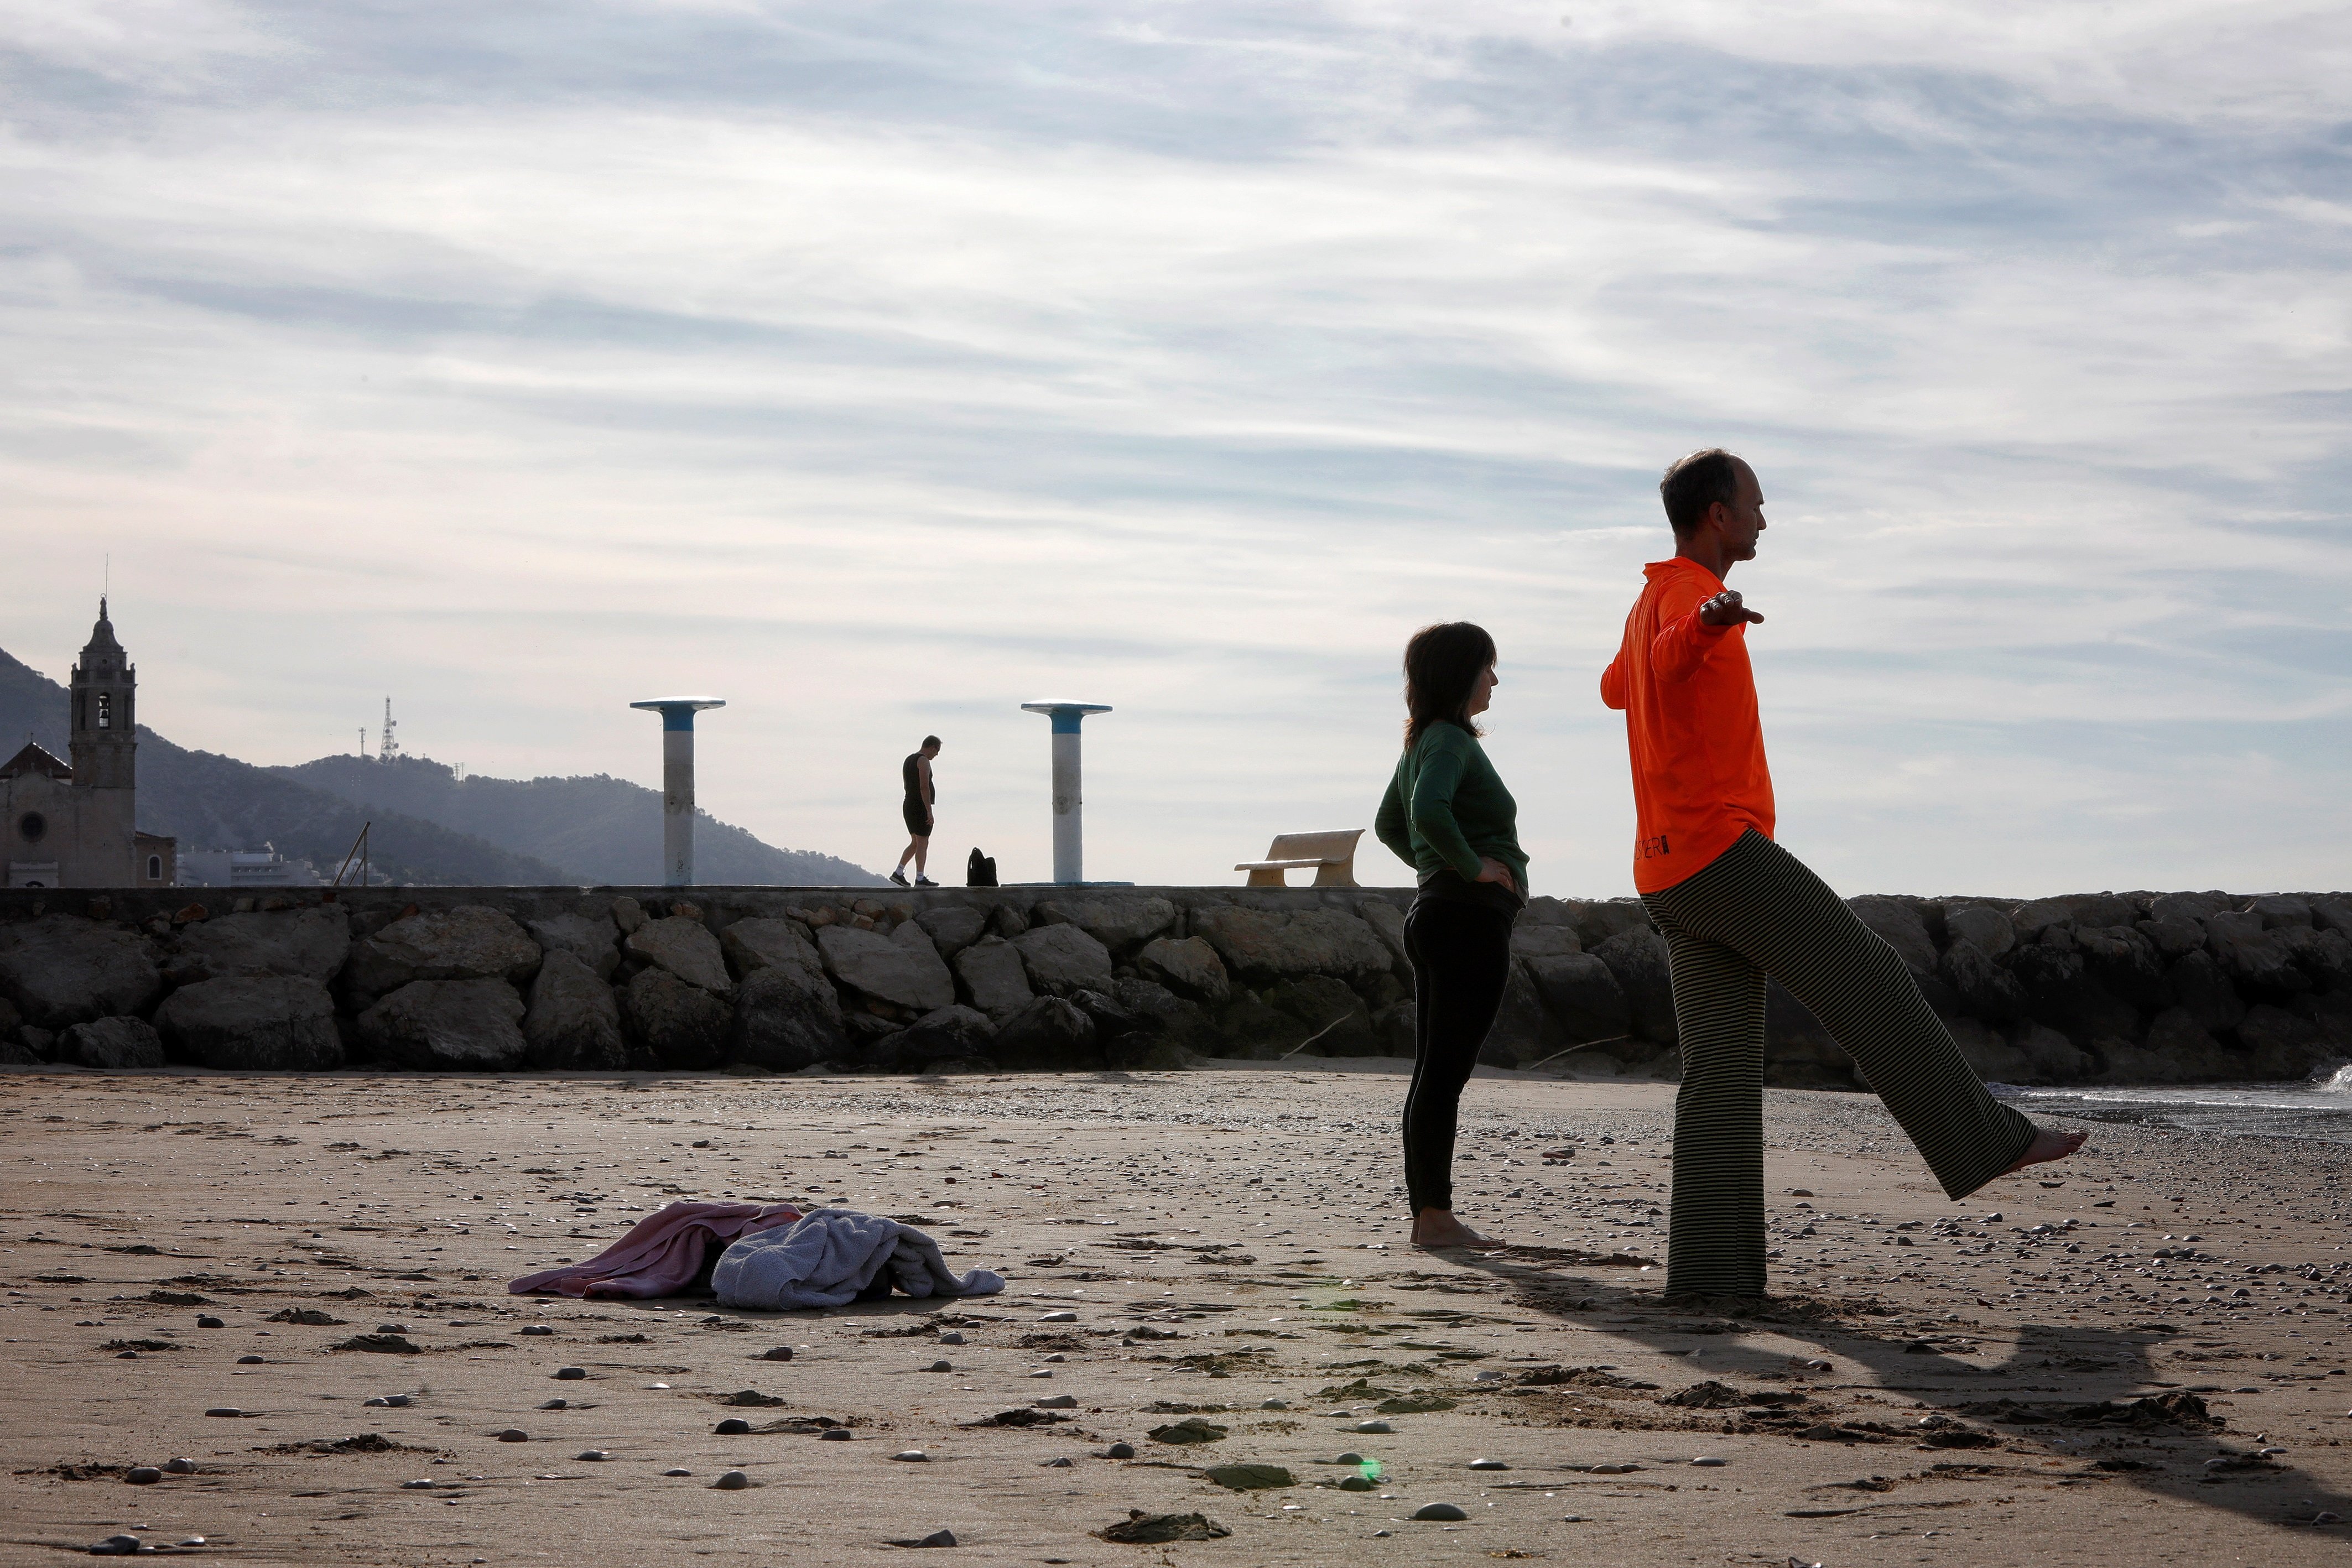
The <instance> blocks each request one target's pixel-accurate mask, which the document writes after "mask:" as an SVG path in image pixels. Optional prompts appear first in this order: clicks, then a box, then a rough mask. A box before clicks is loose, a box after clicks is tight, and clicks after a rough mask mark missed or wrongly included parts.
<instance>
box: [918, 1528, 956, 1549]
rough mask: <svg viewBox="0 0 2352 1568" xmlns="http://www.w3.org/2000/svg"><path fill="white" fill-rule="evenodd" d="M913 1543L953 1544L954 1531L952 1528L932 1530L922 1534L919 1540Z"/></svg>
mask: <svg viewBox="0 0 2352 1568" xmlns="http://www.w3.org/2000/svg"><path fill="white" fill-rule="evenodd" d="M915 1544H916V1545H918V1546H953V1545H955V1544H956V1538H955V1531H952V1530H934V1531H931V1532H930V1533H929V1535H926V1536H924V1537H923V1538H922V1539H921V1540H920V1541H918V1542H915Z"/></svg>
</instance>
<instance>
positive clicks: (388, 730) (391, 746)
mask: <svg viewBox="0 0 2352 1568" xmlns="http://www.w3.org/2000/svg"><path fill="white" fill-rule="evenodd" d="M397 728H399V725H398V724H397V723H396V722H394V719H393V716H392V699H391V698H390V697H386V698H384V699H383V741H382V743H381V744H379V745H378V746H377V747H376V750H375V759H376V760H377V761H378V762H390V761H391V760H393V758H396V757H398V756H399V755H400V740H399V737H396V736H395V735H394V734H393V731H394V730H395V729H397Z"/></svg>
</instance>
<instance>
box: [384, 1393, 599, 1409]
mask: <svg viewBox="0 0 2352 1568" xmlns="http://www.w3.org/2000/svg"><path fill="white" fill-rule="evenodd" d="M360 1403H361V1404H362V1405H372V1406H380V1407H383V1408H385V1409H391V1410H405V1409H407V1408H408V1407H409V1406H411V1405H414V1404H415V1403H416V1396H415V1395H413V1394H379V1395H377V1396H375V1397H374V1398H373V1399H362V1400H361V1401H360ZM562 1405H563V1401H562V1400H561V1399H559V1400H557V1401H556V1402H555V1407H556V1408H559V1409H560V1408H562ZM540 1408H541V1409H542V1410H545V1409H547V1408H549V1406H545V1405H542V1406H540Z"/></svg>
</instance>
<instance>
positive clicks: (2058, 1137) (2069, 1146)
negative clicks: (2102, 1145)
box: [2000, 1127, 2091, 1176]
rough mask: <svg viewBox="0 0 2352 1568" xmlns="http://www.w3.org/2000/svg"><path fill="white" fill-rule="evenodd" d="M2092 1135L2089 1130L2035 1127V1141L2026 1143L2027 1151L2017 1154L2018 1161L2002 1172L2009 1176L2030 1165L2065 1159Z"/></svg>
mask: <svg viewBox="0 0 2352 1568" xmlns="http://www.w3.org/2000/svg"><path fill="white" fill-rule="evenodd" d="M2090 1135H2091V1134H2089V1133H2087V1132H2079V1133H2060V1132H2055V1131H2053V1130H2052V1129H2050V1128H2048V1127H2036V1128H2035V1129H2033V1141H2032V1143H2030V1144H2028V1145H2025V1152H2024V1153H2023V1154H2021V1155H2018V1156H2017V1163H2016V1164H2015V1165H2013V1166H2010V1167H2009V1169H2008V1170H2005V1171H2003V1172H2001V1173H2000V1174H2001V1175H2003V1176H2008V1175H2010V1174H2011V1172H2015V1171H2021V1170H2023V1169H2024V1168H2025V1167H2026V1166H2038V1165H2042V1164H2043V1163H2045V1162H2047V1161H2050V1160H2063V1159H2064V1158H2065V1157H2066V1156H2067V1155H2071V1154H2073V1153H2074V1151H2075V1150H2076V1149H2079V1148H2081V1147H2082V1146H2083V1144H2084V1140H2086V1139H2088V1138H2089V1137H2090Z"/></svg>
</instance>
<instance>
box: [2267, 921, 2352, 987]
mask: <svg viewBox="0 0 2352 1568" xmlns="http://www.w3.org/2000/svg"><path fill="white" fill-rule="evenodd" d="M2278 935H2279V938H2280V940H2282V941H2284V943H2285V944H2286V946H2287V951H2288V952H2289V953H2292V954H2293V955H2294V967H2296V968H2298V969H2300V970H2302V971H2303V972H2304V974H2305V975H2306V976H2308V977H2310V980H2311V983H2312V984H2313V985H2314V986H2316V987H2317V988H2319V989H2321V990H2324V991H2334V990H2342V989H2344V988H2347V987H2352V938H2347V936H2345V935H2344V933H2343V932H2341V931H2320V930H2315V929H2314V928H2312V927H2310V926H2306V925H2294V926H2286V927H2283V928H2282V929H2281V930H2280V931H2279V933H2278Z"/></svg>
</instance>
